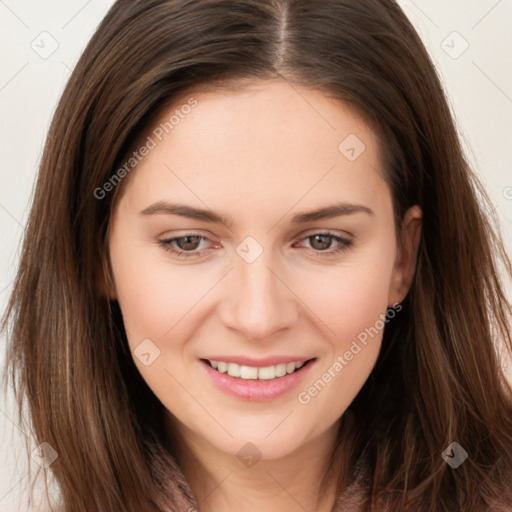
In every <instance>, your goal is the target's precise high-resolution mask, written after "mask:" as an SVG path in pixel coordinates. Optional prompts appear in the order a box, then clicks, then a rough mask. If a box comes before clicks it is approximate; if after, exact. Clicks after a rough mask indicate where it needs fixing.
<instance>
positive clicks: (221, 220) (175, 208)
mask: <svg viewBox="0 0 512 512" xmlns="http://www.w3.org/2000/svg"><path fill="white" fill-rule="evenodd" d="M355 213H366V214H368V215H372V216H374V215H375V212H374V211H373V210H372V209H371V208H369V207H368V206H364V205H362V204H353V203H346V202H343V203H336V204H332V205H329V206H325V207H323V208H320V209H318V210H312V211H308V212H302V213H297V214H296V215H294V216H293V218H292V220H291V222H292V224H305V223H307V222H313V221H316V220H323V219H331V218H334V217H340V216H342V215H352V214H355ZM139 214H141V215H155V214H167V215H180V216H181V217H187V218H189V219H195V220H201V221H203V222H211V223H215V224H222V225H224V226H227V227H231V226H232V225H233V219H232V218H230V217H229V216H228V215H225V214H222V213H220V212H215V211H213V210H205V209H201V208H194V207H192V206H188V205H186V204H181V203H174V202H168V201H157V202H156V203H153V204H151V205H149V206H148V207H147V208H144V209H143V210H141V211H140V212H139Z"/></svg>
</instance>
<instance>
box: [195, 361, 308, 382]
mask: <svg viewBox="0 0 512 512" xmlns="http://www.w3.org/2000/svg"><path fill="white" fill-rule="evenodd" d="M315 360H316V358H312V359H307V360H302V361H300V360H296V361H290V362H282V363H278V364H275V365H269V366H249V365H245V364H239V363H234V362H227V361H218V360H214V359H201V361H202V362H203V363H205V364H207V365H208V366H209V367H210V368H211V369H213V370H215V371H216V372H217V373H220V374H226V375H229V376H230V377H233V378H235V379H239V380H253V381H269V380H279V379H282V378H284V377H287V376H288V375H291V374H295V373H298V372H300V371H303V369H304V368H305V367H306V366H308V365H309V364H311V363H312V362H313V361H315Z"/></svg>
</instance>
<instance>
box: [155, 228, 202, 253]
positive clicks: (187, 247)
mask: <svg viewBox="0 0 512 512" xmlns="http://www.w3.org/2000/svg"><path fill="white" fill-rule="evenodd" d="M201 240H207V238H206V237H204V236H201V235H197V234H194V233H187V234H186V235H185V236H179V237H176V238H170V239H168V240H159V244H160V245H161V246H162V247H163V248H164V250H166V251H168V252H171V253H173V254H175V255H176V256H178V257H180V258H190V257H197V256H201V253H202V251H199V252H195V251H197V246H198V244H199V242H200V241H201ZM176 246H177V247H178V248H177V249H176ZM180 249H182V250H180Z"/></svg>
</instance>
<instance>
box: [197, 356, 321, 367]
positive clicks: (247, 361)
mask: <svg viewBox="0 0 512 512" xmlns="http://www.w3.org/2000/svg"><path fill="white" fill-rule="evenodd" d="M203 359H207V360H208V361H222V362H225V363H237V364H239V365H243V366H252V367H254V368H266V367H267V366H275V365H277V364H282V363H298V362H299V363H305V362H306V361H309V360H310V359H314V358H313V357H301V356H269V357H264V358H262V359H255V358H252V357H247V356H222V355H219V356H212V357H204V358H203Z"/></svg>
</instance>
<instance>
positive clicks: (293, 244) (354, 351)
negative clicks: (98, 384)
mask: <svg viewBox="0 0 512 512" xmlns="http://www.w3.org/2000/svg"><path fill="white" fill-rule="evenodd" d="M191 97H192V95H189V96H187V97H185V99H184V100H183V101H182V103H180V104H177V105H175V106H174V107H173V108H172V109H170V110H169V111H168V112H166V115H165V116H163V118H162V120H161V121H162V123H165V122H167V123H168V124H167V125H166V126H165V125H164V124H162V125H157V126H155V129H154V131H153V132H151V133H150V134H149V136H150V138H151V139H147V141H146V142H147V150H141V151H140V152H139V155H138V156H137V157H136V158H137V159H140V162H139V163H138V165H137V166H136V169H135V170H134V171H132V173H133V174H131V175H130V179H129V181H128V182H127V183H126V184H125V185H126V187H125V189H124V191H123V194H122V196H121V199H120V201H119V202H118V203H117V206H116V209H115V211H114V214H113V217H112V220H111V222H112V224H111V232H110V240H109V244H110V257H111V263H112V269H113V276H114V283H115V290H112V294H111V296H112V297H113V298H116V299H117V300H118V302H119V305H120V307H121V310H122V314H123V318H124V324H125V327H126V331H127V335H128V341H129V345H130V349H131V350H132V353H133V357H134V361H135V364H136V365H137V367H138V369H139V371H140V373H141V374H142V376H143V378H144V380H145V381H146V382H147V384H148V385H149V387H150V388H151V389H152V391H153V392H154V393H155V395H156V396H157V397H158V399H159V400H160V401H161V402H162V403H163V404H164V406H165V407H166V409H167V411H168V412H169V413H170V414H169V418H171V421H173V422H174V424H175V425H177V427H178V429H180V431H181V432H182V433H183V434H184V435H185V436H187V438H188V439H189V440H190V441H191V442H194V440H195V441H197V442H201V443H203V445H208V446H211V447H212V448H215V449H217V450H221V451H223V452H225V453H229V454H233V455H234V454H237V453H238V452H239V450H240V449H241V448H243V447H244V448H243V450H246V451H247V450H249V451H250V450H254V451H255V452H256V450H257V453H258V454H262V455H263V457H267V458H270V459H272V458H277V457H281V456H284V455H286V454H290V453H292V452H294V451H295V450H297V449H298V448H300V447H301V446H304V445H305V444H306V443H309V442H311V441H313V440H315V439H318V438H319V437H320V436H322V435H325V434H326V433H328V432H332V431H333V429H334V428H335V426H336V422H337V420H339V418H340V417H341V416H342V414H343V412H344V411H345V410H346V409H347V407H348V406H349V404H350V403H351V401H352V400H353V399H354V397H355V396H356V394H357V393H358V391H359V390H360V389H361V387H362V386H363V384H364V382H365V381H366V379H367V377H368V375H369V374H370V372H371V370H372V368H373V366H374V364H375V362H376V359H377V356H378V353H379V349H380V345H381V338H382V331H383V328H384V326H385V324H386V323H387V321H388V318H389V317H390V316H395V315H399V314H400V313H399V308H400V306H398V308H396V310H392V315H388V317H386V316H385V314H386V310H387V307H388V306H389V307H392V306H393V304H396V303H398V302H400V301H401V300H403V298H404V297H405V295H406V293H407V289H408V287H409V284H410V280H411V276H412V273H413V270H414V253H415V247H416V246H417V242H418V234H419V230H418V229H417V228H418V226H419V223H418V222H417V221H415V218H417V217H419V210H417V209H416V208H414V209H411V210H410V211H409V212H408V213H407V215H406V223H405V228H404V240H405V243H404V247H413V250H412V251H409V253H407V251H405V250H404V251H399V250H398V246H397V240H396V233H395V229H394V222H393V209H392V199H391V193H390V190H389V188H388V186H387V184H386V182H385V181H384V180H383V178H382V176H381V173H382V172H383V169H382V166H381V162H380V159H379V154H378V146H377V144H378V141H377V138H376V135H375V134H374V132H373V131H372V130H371V129H370V128H369V126H367V125H366V124H365V123H364V122H363V120H362V119H361V118H360V117H359V116H357V115H356V114H355V113H354V112H353V111H352V110H351V109H350V108H349V107H348V106H346V105H344V104H343V103H341V102H335V101H334V100H331V99H328V98H327V97H326V96H325V95H324V94H322V93H321V92H318V91H313V90H311V89H307V88H302V87H298V86H294V87H293V88H292V87H291V86H290V85H288V84H287V83H286V82H284V81H282V80H276V81H269V82H260V83H258V84H257V86H254V87H253V88H251V89H244V90H243V91H242V92H236V93H234V92H226V91H222V92H220V91H215V92H202V93H198V94H195V95H193V98H194V99H195V101H194V100H191V101H189V103H187V99H190V98H191ZM185 105H193V107H187V106H185ZM176 110H177V111H178V112H176ZM173 115H174V116H175V117H174V118H173V121H170V119H171V116H173ZM164 126H165V129H164V128H163V127H164ZM166 132H168V133H166ZM143 154H144V155H145V156H143ZM132 163H133V162H132ZM178 205H179V206H178ZM327 208H331V209H330V210H325V209H327ZM323 210H325V213H318V214H313V213H312V212H317V211H323ZM221 219H222V221H223V222H225V223H223V222H221ZM172 239H174V240H172ZM177 251H180V252H181V253H182V254H181V255H178V254H177ZM390 321H392V320H390ZM208 361H214V362H213V366H217V369H214V368H212V366H211V364H210V363H209V362H208ZM215 361H216V362H217V363H215ZM228 363H229V364H228ZM293 363H303V365H302V366H301V367H300V368H297V367H296V366H297V365H294V364H293ZM298 366H300V365H298ZM294 369H295V371H294ZM221 372H224V373H221ZM287 372H292V373H287ZM247 442H251V443H252V444H253V445H255V447H256V448H254V447H252V445H246V443H247ZM248 447H251V448H248ZM243 450H242V452H241V453H244V452H243ZM249 455H251V454H249Z"/></svg>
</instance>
